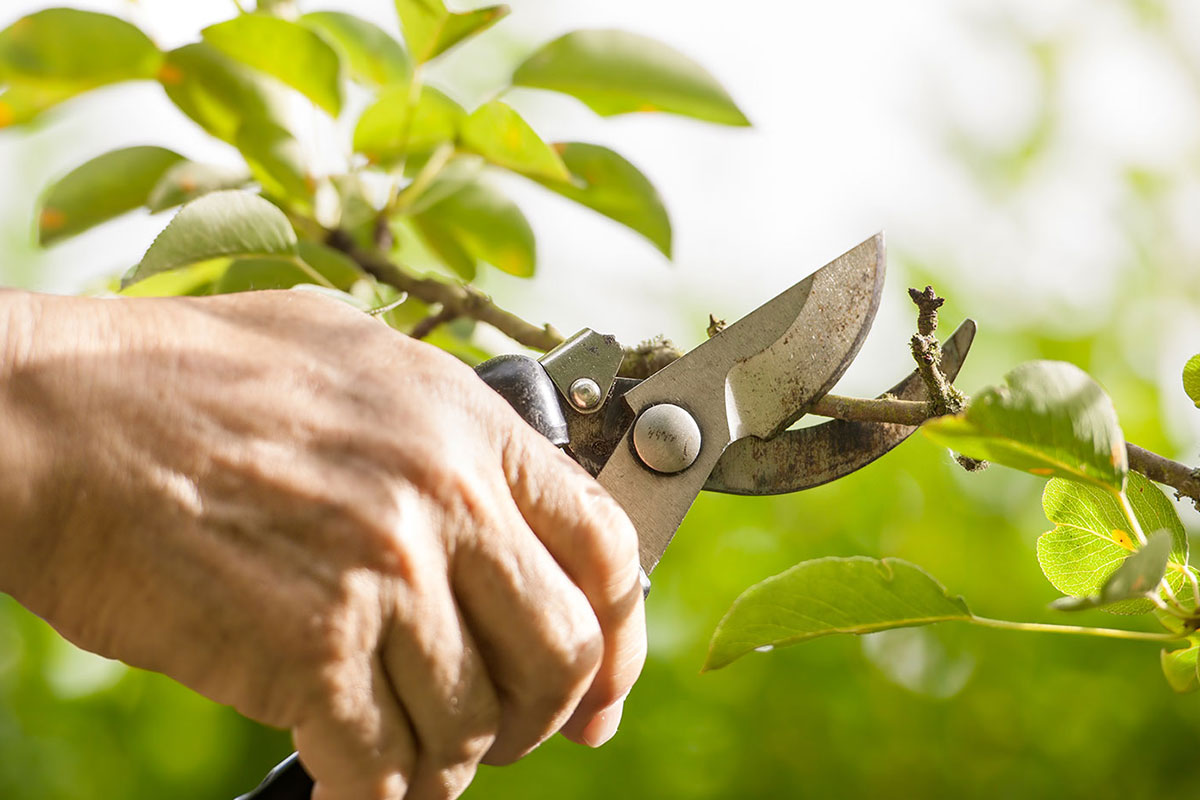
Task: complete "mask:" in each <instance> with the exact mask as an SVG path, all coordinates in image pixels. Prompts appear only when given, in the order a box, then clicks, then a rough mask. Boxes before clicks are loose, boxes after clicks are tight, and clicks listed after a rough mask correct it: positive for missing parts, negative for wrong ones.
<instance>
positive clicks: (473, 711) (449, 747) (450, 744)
mask: <svg viewBox="0 0 1200 800" xmlns="http://www.w3.org/2000/svg"><path fill="white" fill-rule="evenodd" d="M450 717H451V719H450V720H448V721H447V724H446V725H445V726H444V728H443V729H442V735H441V736H440V737H439V738H438V739H437V740H436V741H429V742H424V743H423V744H424V745H425V753H424V757H425V760H426V761H427V762H428V763H429V764H431V765H432V766H433V767H435V768H436V769H438V770H443V771H444V770H447V769H451V768H455V767H458V766H469V767H470V771H471V772H472V773H473V772H474V768H475V765H476V764H478V763H479V760H480V759H482V758H483V756H484V754H485V753H486V752H487V751H488V750H489V749H490V748H491V746H492V743H493V742H494V741H495V740H496V734H497V732H498V731H499V729H500V718H501V712H500V704H499V701H498V700H497V699H496V697H495V696H494V695H492V694H490V693H489V694H488V696H487V697H473V698H470V699H469V701H466V702H462V703H460V704H459V705H458V708H457V709H455V710H453V711H451V713H450Z"/></svg>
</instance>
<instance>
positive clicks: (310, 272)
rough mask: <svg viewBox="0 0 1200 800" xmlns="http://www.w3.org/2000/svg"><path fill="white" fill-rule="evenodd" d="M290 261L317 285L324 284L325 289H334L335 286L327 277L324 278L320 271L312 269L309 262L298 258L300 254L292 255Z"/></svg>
mask: <svg viewBox="0 0 1200 800" xmlns="http://www.w3.org/2000/svg"><path fill="white" fill-rule="evenodd" d="M291 262H292V263H293V264H295V265H296V267H297V268H299V270H300V271H301V272H303V273H304V274H305V275H307V276H308V277H310V278H312V279H313V280H314V281H315V282H316V283H317V284H318V285H320V286H324V287H325V288H326V289H336V288H337V287H336V286H334V285H333V283H332V282H331V281H330V280H329V279H328V278H326V277H325V276H324V275H322V274H321V273H319V272H317V271H316V270H315V269H313V268H312V267H311V266H310V265H309V263H308V262H307V261H305V260H304V259H303V258H300V256H294V257H292V259H291Z"/></svg>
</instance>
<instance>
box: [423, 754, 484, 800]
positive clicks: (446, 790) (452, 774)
mask: <svg viewBox="0 0 1200 800" xmlns="http://www.w3.org/2000/svg"><path fill="white" fill-rule="evenodd" d="M481 755H482V754H481ZM476 769H477V761H472V762H470V763H456V764H452V765H449V766H445V767H441V768H438V769H437V770H436V771H435V772H433V774H432V775H431V776H430V778H429V779H428V780H425V779H421V780H420V781H419V782H418V783H417V784H416V786H414V789H415V790H416V791H414V792H412V794H417V793H418V792H419V794H420V797H421V798H422V800H426V799H428V800H455V798H457V797H458V796H459V795H461V794H462V793H463V792H464V791H466V789H467V786H468V785H469V784H470V783H471V780H472V779H473V778H474V777H475V770H476Z"/></svg>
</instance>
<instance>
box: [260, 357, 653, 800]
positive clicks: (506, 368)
mask: <svg viewBox="0 0 1200 800" xmlns="http://www.w3.org/2000/svg"><path fill="white" fill-rule="evenodd" d="M475 373H476V374H477V375H479V377H480V378H481V379H483V381H484V383H486V384H487V385H488V386H490V387H491V388H492V389H494V390H495V391H496V393H497V394H499V395H500V396H501V397H503V398H504V399H505V400H507V401H508V404H509V405H511V406H512V407H513V408H514V409H515V410H516V411H517V413H518V414H520V415H521V418H522V419H524V420H525V422H527V423H529V425H530V427H532V428H533V429H534V430H536V431H537V432H538V433H540V434H542V436H545V437H546V438H547V439H549V440H550V441H551V442H552V443H553V444H554V445H555V446H557V447H562V446H564V445H566V444H567V442H568V441H569V438H568V436H567V420H566V417H564V416H563V410H562V406H561V405H560V404H559V400H558V390H557V389H556V388H555V387H554V382H553V381H551V380H550V376H549V375H547V374H546V370H545V369H543V368H542V365H541V364H539V363H538V362H537V361H535V360H534V359H532V358H530V357H529V356H521V355H505V356H497V357H496V358H493V359H490V360H488V361H485V362H484V363H482V364H480V365H479V366H478V367H476V368H475ZM641 580H642V591H643V592H648V591H649V590H650V580H649V578H647V577H646V575H645V573H642V575H641ZM312 790H313V780H312V778H310V777H309V775H308V773H307V772H305V770H304V767H303V766H302V765H301V764H300V759H299V758H298V757H297V755H296V754H295V753H292V754H291V755H290V756H288V757H287V758H286V759H284V760H283V761H281V762H280V763H279V766H277V767H275V769H273V770H271V772H270V773H269V774H268V775H267V777H266V778H264V779H263V782H262V783H261V784H259V786H258V788H256V789H254V790H253V791H251V792H250V793H248V794H244V795H242V796H240V797H238V798H237V800H311V797H312Z"/></svg>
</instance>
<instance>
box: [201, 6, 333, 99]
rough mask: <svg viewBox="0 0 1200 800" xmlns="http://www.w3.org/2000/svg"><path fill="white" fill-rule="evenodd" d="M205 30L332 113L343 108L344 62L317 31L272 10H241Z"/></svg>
mask: <svg viewBox="0 0 1200 800" xmlns="http://www.w3.org/2000/svg"><path fill="white" fill-rule="evenodd" d="M201 33H202V35H203V36H204V41H206V42H208V43H209V44H210V45H212V46H213V47H215V48H217V49H218V50H220V51H222V52H223V53H225V54H226V55H228V56H229V57H230V58H232V59H234V60H235V61H239V62H241V63H242V64H246V65H249V66H251V67H253V68H255V69H257V70H260V71H262V72H265V73H266V74H268V75H270V76H272V77H274V78H277V79H279V80H280V81H282V82H283V83H285V84H287V85H288V86H291V87H292V88H293V89H295V90H296V91H298V92H300V93H301V94H303V95H304V96H305V97H307V98H308V99H309V100H312V101H313V102H314V103H316V104H317V106H319V107H320V108H323V109H325V110H326V111H328V112H329V113H330V114H331V115H333V116H335V117H336V116H337V115H338V112H339V111H341V108H342V87H341V80H340V70H341V62H340V61H339V59H338V55H337V53H336V52H334V49H333V48H332V47H330V46H329V45H328V44H327V43H326V42H325V40H324V39H323V38H321V37H320V36H318V35H317V34H316V33H315V32H314V31H311V30H309V29H308V28H306V27H304V26H303V25H299V24H297V23H295V22H289V21H288V20H285V19H280V18H278V17H272V16H269V15H266V14H240V15H238V16H236V17H234V18H233V19H231V20H228V21H227V22H221V23H218V24H216V25H211V26H209V27H207V28H205V29H204V30H203V31H202V32H201Z"/></svg>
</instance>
